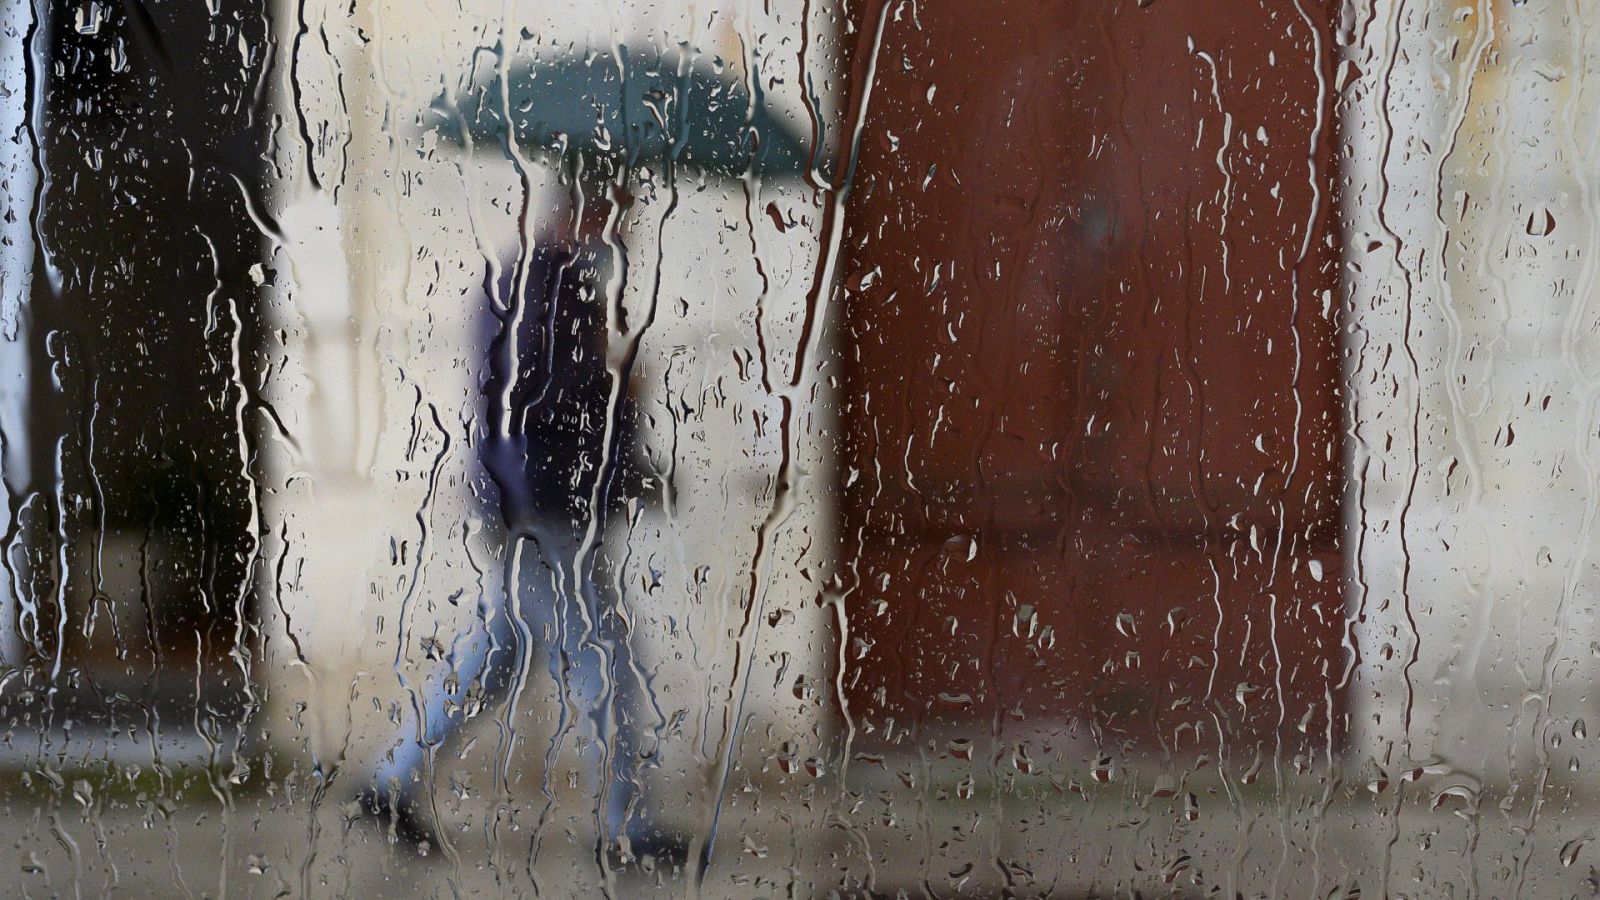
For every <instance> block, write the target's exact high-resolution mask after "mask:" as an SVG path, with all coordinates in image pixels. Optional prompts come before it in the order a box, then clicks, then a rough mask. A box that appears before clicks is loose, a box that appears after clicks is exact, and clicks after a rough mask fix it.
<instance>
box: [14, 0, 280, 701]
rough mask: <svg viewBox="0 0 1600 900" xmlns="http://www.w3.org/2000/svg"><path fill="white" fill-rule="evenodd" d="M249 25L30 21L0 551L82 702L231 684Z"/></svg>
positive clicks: (254, 291) (227, 5)
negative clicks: (9, 477) (17, 457)
mask: <svg viewBox="0 0 1600 900" xmlns="http://www.w3.org/2000/svg"><path fill="white" fill-rule="evenodd" d="M266 35H267V21H266V19H265V6H264V5H263V4H261V3H255V2H232V0H221V2H213V3H211V4H209V5H208V4H204V3H184V4H149V3H145V2H142V0H122V2H118V0H88V2H84V3H78V4H69V5H65V6H59V7H55V8H53V9H52V12H51V17H50V18H49V20H48V21H46V22H43V23H41V27H40V28H39V29H37V30H36V33H35V34H34V35H33V36H32V41H31V44H30V47H31V49H32V54H31V58H30V79H31V83H30V85H29V88H30V90H32V91H33V95H34V98H35V99H34V101H33V107H32V109H31V120H32V122H33V128H32V131H33V137H34V139H35V140H37V142H38V144H39V153H38V157H39V160H40V163H41V170H42V176H43V177H42V180H41V186H40V193H39V196H38V202H37V205H36V210H35V214H36V216H37V222H36V232H35V236H36V238H37V245H38V248H39V249H38V253H37V254H36V257H35V262H34V272H33V292H32V297H31V300H30V303H29V310H28V318H29V336H30V337H29V339H30V341H31V346H30V352H31V360H32V372H31V378H30V386H31V387H30V389H31V415H30V418H31V421H30V428H29V431H30V435H29V440H30V443H31V456H32V463H33V464H32V465H31V467H30V469H31V471H30V473H29V480H30V483H28V484H27V485H25V486H22V485H13V486H12V487H13V490H14V491H15V492H16V493H17V494H18V495H19V501H20V503H21V505H22V513H21V514H20V515H19V516H18V517H17V521H16V523H15V525H14V531H13V534H12V535H11V536H10V538H11V539H10V540H9V542H8V543H7V545H6V551H7V559H8V561H9V562H10V563H11V565H12V566H14V567H15V568H16V570H17V577H18V579H19V581H20V582H21V583H22V584H23V585H24V588H25V589H24V590H22V591H20V594H21V596H20V597H18V598H17V602H18V603H19V604H20V605H21V608H22V615H21V617H20V622H19V625H20V628H21V630H22V633H23V634H22V636H23V641H24V643H25V645H26V646H27V647H28V648H29V649H30V651H31V653H32V655H33V656H34V660H33V665H32V666H31V667H30V673H31V675H32V677H36V678H38V679H39V680H40V686H46V685H48V687H49V689H50V690H52V691H53V692H55V696H56V697H58V701H57V702H59V703H68V702H70V701H71V700H73V699H74V698H76V699H77V700H80V701H83V702H82V704H81V707H80V708H79V709H78V711H77V715H78V716H79V717H80V718H82V717H84V716H88V717H91V718H93V717H98V716H103V715H110V714H113V713H114V712H115V711H116V710H117V709H119V708H121V707H120V706H119V704H127V705H128V706H129V708H130V709H131V708H132V707H133V706H135V705H136V706H139V707H142V708H144V709H145V710H146V711H148V709H149V706H148V704H149V703H151V702H162V703H172V704H176V705H177V708H179V709H190V710H192V708H193V706H194V705H195V704H196V703H202V704H205V705H206V707H207V709H208V710H209V711H211V712H218V713H221V714H222V715H224V716H227V715H230V714H231V713H229V712H228V710H231V709H237V708H238V704H239V703H240V702H242V701H243V699H244V697H245V695H246V693H247V691H248V688H247V685H246V684H245V675H244V672H245V669H246V665H245V664H244V662H243V660H242V657H241V656H240V655H239V654H238V653H237V651H239V650H240V643H241V642H240V637H239V636H240V633H241V628H242V626H243V625H244V624H245V623H244V622H242V621H241V616H243V615H244V606H245V605H246V601H247V598H248V592H247V591H246V587H245V586H246V584H247V581H248V578H249V575H250V573H249V568H250V565H251V559H252V555H253V552H254V548H255V546H256V539H257V538H256V535H255V534H254V533H253V525H252V523H253V521H254V515H253V509H254V505H255V493H254V491H255V489H254V483H253V478H252V476H251V472H252V469H253V467H254V465H255V459H254V458H253V455H252V452H251V450H250V447H251V445H252V443H253V442H252V440H250V437H251V435H250V433H249V432H250V431H251V429H252V427H253V426H252V423H253V422H254V421H255V413H254V412H253V411H251V410H250V409H249V404H250V401H249V398H250V396H251V394H252V392H253V389H254V388H255V386H256V385H257V382H258V379H259V378H260V377H261V375H260V373H259V371H258V369H257V364H256V360H257V359H258V358H259V354H258V351H257V346H258V335H257V331H258V328H257V321H258V319H257V312H258V309H257V308H258V303H259V298H260V294H259V285H258V277H257V276H259V275H260V270H259V269H256V270H255V271H254V273H253V272H252V269H253V267H254V266H255V265H256V263H258V262H259V261H260V260H261V258H262V251H261V247H262V240H263V238H262V235H261V233H260V231H259V230H258V229H257V228H256V226H255V225H254V224H253V222H252V219H251V216H250V214H249V212H248V210H247V208H246V201H245V199H244V198H245V192H246V191H250V192H254V191H258V190H259V189H260V187H261V184H260V182H261V178H262V175H263V169H264V158H263V155H262V144H263V140H262V139H263V136H264V135H265V134H266V132H267V125H268V124H269V123H267V122H266V121H264V120H263V114H264V108H263V105H262V102H263V98H264V97H266V96H267V94H268V92H267V90H266V85H265V81H264V79H265V72H266V70H267V68H268V65H269V60H268V58H267V45H266ZM197 667H198V668H199V670H200V671H199V672H198V673H197V671H196V669H197ZM197 675H198V676H199V678H198V680H197V677H196V676H197ZM197 685H198V686H197ZM180 721H181V722H184V723H187V722H189V721H190V719H189V716H188V715H185V716H183V718H182V719H180Z"/></svg>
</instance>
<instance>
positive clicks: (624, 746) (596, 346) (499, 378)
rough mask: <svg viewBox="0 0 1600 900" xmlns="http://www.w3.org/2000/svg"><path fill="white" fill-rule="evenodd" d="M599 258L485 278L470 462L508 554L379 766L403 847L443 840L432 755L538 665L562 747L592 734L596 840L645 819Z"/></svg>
mask: <svg viewBox="0 0 1600 900" xmlns="http://www.w3.org/2000/svg"><path fill="white" fill-rule="evenodd" d="M608 253H609V251H608V250H607V249H606V248H605V246H604V245H603V243H601V242H599V241H596V240H590V241H585V242H581V243H579V242H574V241H572V240H571V239H569V238H555V237H552V238H548V239H540V240H537V241H535V243H534V246H533V247H532V248H531V249H530V250H529V252H528V253H527V254H526V259H525V260H519V259H516V258H512V259H507V260H505V261H503V264H502V265H501V266H500V267H499V269H500V271H499V274H498V275H496V274H495V273H494V272H493V271H490V272H487V273H486V274H485V279H484V286H485V293H486V294H487V298H486V300H487V302H486V307H487V308H488V309H489V310H490V313H489V314H488V315H486V316H485V332H486V334H485V341H484V346H485V348H486V351H487V358H486V360H485V365H484V377H483V397H484V401H485V402H484V407H485V415H484V419H483V428H482V430H481V433H480V435H479V436H478V454H479V455H478V459H479V462H480V463H481V464H482V466H483V469H484V471H485V473H486V474H487V476H488V478H489V481H490V482H491V483H492V485H493V487H494V490H493V491H492V492H486V493H488V494H489V497H490V502H491V504H492V505H493V506H495V507H496V508H495V509H494V510H492V516H493V517H497V518H498V519H499V520H500V521H501V522H502V523H503V524H504V528H505V541H506V546H505V555H506V558H507V560H508V563H507V567H506V569H505V572H506V575H505V584H504V585H503V586H502V588H501V589H500V590H489V591H486V592H485V593H484V595H483V596H481V597H480V598H479V601H478V611H477V612H478V618H479V619H480V620H481V627H477V628H474V629H472V630H471V631H470V632H468V633H465V634H462V635H460V636H458V638H457V640H456V641H455V642H454V645H453V646H452V647H451V649H450V652H449V656H448V662H449V664H450V668H451V671H452V673H453V675H452V677H450V678H447V679H443V680H440V679H425V680H423V681H422V683H421V685H420V686H419V687H418V688H417V691H416V693H417V696H416V697H415V699H414V704H415V707H416V708H414V709H413V710H412V711H411V713H410V716H407V717H406V718H405V721H404V722H403V724H402V726H401V729H400V734H399V735H398V737H397V746H396V748H395V749H394V751H393V752H392V753H390V754H389V755H388V756H386V757H385V758H384V759H383V760H382V761H381V762H380V765H379V766H378V769H377V771H376V772H374V778H373V781H372V784H371V787H370V788H369V794H368V802H369V804H370V809H371V810H372V811H373V812H375V813H377V814H379V815H380V816H389V817H392V820H393V823H394V826H395V829H396V831H397V832H398V833H399V835H400V836H401V837H402V838H404V839H405V840H407V841H408V842H411V843H413V844H417V845H420V844H422V843H424V842H426V843H430V844H437V836H436V834H435V828H436V827H437V826H436V824H434V823H430V821H429V819H430V814H429V810H428V808H427V807H428V803H427V798H426V795H425V791H426V786H425V785H424V783H423V782H424V780H423V778H422V777H421V776H422V772H423V771H424V763H425V761H426V756H427V750H428V748H429V747H432V748H441V747H444V746H446V745H447V744H448V743H449V742H450V741H451V740H452V739H453V738H455V737H456V736H457V735H458V734H459V733H460V732H461V731H462V729H463V727H464V725H465V723H466V721H467V720H468V718H469V717H468V716H467V715H466V711H467V710H468V709H484V710H489V709H494V708H499V707H501V706H502V705H503V704H515V703H516V701H517V696H516V694H518V693H520V692H517V691H515V688H516V686H517V685H518V684H519V683H524V681H525V680H526V681H529V682H531V681H532V679H533V678H535V677H537V673H536V672H534V671H532V670H533V669H534V668H535V667H540V666H541V665H542V668H543V669H544V671H545V672H546V673H547V674H548V676H549V677H550V678H551V679H553V681H554V684H555V685H556V687H557V690H558V692H559V696H560V703H561V710H560V713H559V715H558V718H557V723H558V729H560V732H561V736H562V738H564V739H565V740H564V743H565V744H566V745H567V746H569V747H570V746H573V744H574V740H573V738H581V737H587V738H589V739H590V742H583V743H582V746H583V750H582V753H583V756H584V763H585V767H586V769H587V770H588V772H589V774H590V776H591V781H592V783H593V786H594V788H595V790H596V792H597V794H598V796H597V798H596V803H597V805H598V806H600V807H603V809H602V810H600V811H599V812H597V819H598V820H599V821H600V823H601V826H600V830H601V831H602V834H601V839H602V841H604V842H605V843H606V844H607V846H611V845H612V844H613V842H620V850H621V853H622V856H623V858H624V859H626V858H627V856H628V855H629V851H628V848H629V847H630V846H631V844H632V843H634V842H633V841H630V840H629V839H628V831H629V825H630V824H632V825H633V826H634V830H638V826H639V824H640V823H639V822H630V821H628V820H629V816H628V813H629V807H630V805H631V804H633V803H634V801H635V799H636V796H637V791H636V789H635V782H634V777H633V776H634V775H635V774H636V771H637V766H638V765H639V759H638V756H637V753H636V752H635V749H634V748H635V747H636V745H637V741H635V740H634V739H633V734H634V728H635V723H634V722H633V721H632V719H633V717H632V716H631V715H630V711H631V710H632V709H634V708H635V707H636V706H637V700H638V698H639V697H641V696H642V691H643V687H644V686H643V685H640V684H637V683H636V682H637V679H636V678H632V677H630V664H629V663H630V656H629V653H628V644H627V635H626V633H625V631H626V628H625V623H624V622H623V621H622V620H621V619H620V618H619V616H618V615H617V609H616V604H615V598H614V597H613V596H612V590H611V588H610V587H609V586H608V585H607V584H606V581H607V579H605V578H604V577H602V575H603V573H604V571H605V567H606V565H607V560H606V556H605V553H604V547H603V538H604V534H605V527H606V520H607V518H608V516H610V515H612V514H615V513H617V512H618V511H619V510H620V509H621V507H622V505H623V504H624V503H625V501H626V499H627V498H628V497H632V496H637V494H638V491H639V489H640V488H641V487H642V484H641V480H640V476H639V468H638V466H637V465H635V464H634V463H633V461H632V460H633V456H634V452H633V447H634V444H635V441H634V428H633V424H632V423H633V416H634V410H633V404H632V403H631V402H630V400H629V398H628V393H627V390H626V385H625V384H624V385H622V386H620V387H616V388H615V389H614V382H615V381H616V380H618V379H619V378H622V377H624V376H622V375H620V374H614V373H613V372H611V371H610V370H609V369H608V363H607V350H608V347H607V342H608V326H607V321H606V313H605V309H604V305H603V304H604V289H603V284H602V283H601V282H602V279H603V278H604V277H605V274H606V271H607V262H608V260H607V256H608ZM613 394H615V397H613ZM524 660H527V664H526V665H527V668H528V669H529V670H530V671H528V672H527V673H524V672H523V668H524V665H525V664H524V662H523V661H524ZM524 674H526V679H524ZM511 714H512V715H515V714H516V711H515V710H514V709H513V710H512V712H511ZM418 716H420V718H421V721H422V722H423V723H424V724H423V725H422V727H421V728H420V729H419V727H418V725H417V717H418ZM419 735H420V736H421V741H418V740H417V737H418V736H419ZM549 759H550V758H549V757H547V760H549ZM552 761H553V760H552ZM636 837H637V835H636Z"/></svg>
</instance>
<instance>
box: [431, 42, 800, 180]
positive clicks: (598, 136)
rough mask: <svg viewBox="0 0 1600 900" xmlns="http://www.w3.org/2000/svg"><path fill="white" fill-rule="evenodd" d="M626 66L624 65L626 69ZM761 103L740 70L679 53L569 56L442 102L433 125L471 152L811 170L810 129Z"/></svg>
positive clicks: (737, 170)
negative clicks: (510, 150)
mask: <svg viewBox="0 0 1600 900" xmlns="http://www.w3.org/2000/svg"><path fill="white" fill-rule="evenodd" d="M619 59H620V60H622V64H621V65H619V64H618V61H619ZM751 81H752V82H753V83H754V84H755V85H756V102H755V103H753V104H752V103H751V101H750V93H749V91H748V90H747V89H746V87H745V84H744V80H743V79H742V78H741V77H740V76H739V75H738V74H737V73H735V72H733V71H732V70H731V69H728V68H719V67H716V66H713V65H712V64H711V63H710V62H709V61H707V60H705V59H689V58H685V57H684V56H683V55H680V54H678V53H676V52H669V53H658V54H647V53H639V52H629V51H627V50H626V49H624V51H623V53H622V54H621V55H620V56H619V55H616V54H612V53H609V52H608V53H594V54H584V55H566V56H561V57H558V58H556V59H554V60H550V61H547V62H541V63H535V64H531V65H530V64H521V65H519V66H517V67H516V68H513V69H512V70H511V71H510V72H509V73H508V77H507V78H506V83H505V84H504V85H502V82H501V79H500V78H499V77H495V78H493V79H490V80H488V81H487V82H483V83H479V84H475V85H473V86H472V87H471V88H469V89H468V90H467V91H466V92H464V93H463V94H461V95H460V96H457V97H456V98H454V99H453V100H452V99H450V98H448V97H440V98H439V99H438V100H436V101H434V104H433V107H432V110H431V115H432V116H433V121H432V123H431V124H432V125H433V127H434V128H435V129H436V130H437V131H438V132H439V133H440V134H441V136H442V137H443V138H444V139H445V140H447V141H449V142H451V143H455V144H465V143H466V136H468V135H470V136H471V139H472V141H473V143H474V144H478V143H483V144H491V145H494V146H498V145H499V144H500V141H501V140H502V139H503V137H504V136H505V134H506V132H507V130H508V129H507V124H506V119H507V117H506V114H505V111H506V109H507V108H509V111H510V121H511V123H512V124H513V125H514V130H513V131H512V134H514V135H515V137H516V140H517V142H518V144H520V145H521V146H522V147H523V148H525V149H527V150H534V149H537V150H539V151H541V152H545V153H549V154H551V155H554V156H558V157H561V158H562V159H563V160H566V161H571V160H574V159H576V158H577V157H580V156H581V157H583V158H584V159H585V162H586V163H590V164H593V163H596V162H603V163H609V164H610V165H611V166H613V167H615V166H621V165H624V164H627V165H635V166H637V165H649V164H660V163H663V162H666V161H668V160H671V161H672V162H674V163H676V164H679V165H684V166H688V167H691V168H694V169H697V170H700V171H702V172H710V173H714V174H720V175H739V174H742V173H744V172H746V171H754V172H757V173H760V174H763V175H771V174H795V173H799V172H801V171H803V169H804V167H805V166H806V165H807V163H808V160H809V156H810V147H809V144H810V138H809V136H808V132H809V130H810V129H809V128H806V129H804V132H803V131H802V129H801V127H800V123H799V122H797V121H795V120H794V117H792V116H786V115H783V114H781V113H776V112H774V111H773V110H771V109H770V108H769V107H768V105H767V104H766V103H765V102H764V98H763V97H762V91H761V88H760V79H759V77H756V78H752V79H751Z"/></svg>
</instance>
